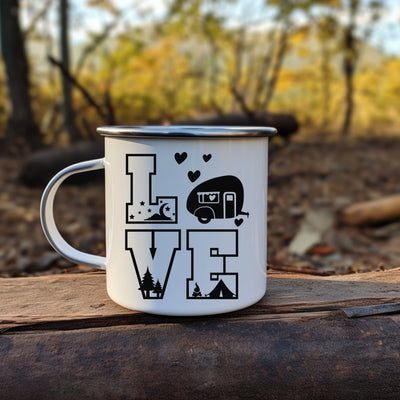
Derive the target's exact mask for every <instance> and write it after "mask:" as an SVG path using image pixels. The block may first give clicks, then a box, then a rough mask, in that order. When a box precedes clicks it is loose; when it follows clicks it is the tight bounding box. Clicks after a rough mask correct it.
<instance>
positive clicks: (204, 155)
mask: <svg viewBox="0 0 400 400" xmlns="http://www.w3.org/2000/svg"><path fill="white" fill-rule="evenodd" d="M211 157H212V155H211V154H203V160H204V161H205V162H208V161H210V160H211Z"/></svg>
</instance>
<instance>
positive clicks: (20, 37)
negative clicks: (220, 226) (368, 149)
mask: <svg viewBox="0 0 400 400" xmlns="http://www.w3.org/2000/svg"><path fill="white" fill-rule="evenodd" d="M1 7H2V10H1V18H2V19H1V45H2V63H3V66H4V68H2V69H1V71H0V83H1V84H0V91H1V96H0V135H1V137H3V138H6V139H7V140H14V141H17V142H27V143H28V144H29V145H37V144H57V143H65V142H70V141H76V140H79V139H80V138H90V137H92V136H93V135H95V128H96V127H97V126H99V125H104V124H149V123H157V124H162V123H173V122H175V121H178V120H181V119H187V118H190V117H198V116H202V115H208V114H212V113H214V114H224V113H229V112H239V113H244V114H246V115H252V114H254V113H257V112H265V111H272V112H273V111H278V112H282V111H285V112H290V113H292V114H294V115H295V116H296V117H297V119H298V121H299V122H300V124H301V126H302V127H303V128H305V129H307V130H310V129H313V130H315V129H317V130H319V131H320V132H335V133H337V134H342V135H349V134H350V133H351V132H356V133H360V132H368V133H370V132H371V131H375V132H382V131H393V127H394V126H396V125H397V124H398V123H399V122H400V121H399V119H400V115H399V112H398V110H399V89H400V74H399V73H398V71H399V66H400V59H399V51H398V49H394V46H393V45H392V48H389V49H388V48H387V47H385V44H386V43H387V42H388V41H389V40H390V41H391V43H394V41H395V40H396V35H399V38H400V30H399V26H398V25H400V21H399V4H396V2H393V1H384V0H381V1H372V0H315V1H310V0H298V1H294V0H262V1H260V0H254V1H250V0H219V1H217V0H187V1H182V0H157V1H152V2H148V1H143V0H123V1H121V0H119V1H118V0H88V1H81V2H79V1H74V0H42V1H35V2H33V1H22V0H20V1H16V0H4V1H2V5H1ZM396 18H397V20H396Z"/></svg>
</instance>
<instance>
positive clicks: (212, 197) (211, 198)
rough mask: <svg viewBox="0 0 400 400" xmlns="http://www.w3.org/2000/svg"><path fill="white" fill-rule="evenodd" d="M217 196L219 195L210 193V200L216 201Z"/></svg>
mask: <svg viewBox="0 0 400 400" xmlns="http://www.w3.org/2000/svg"><path fill="white" fill-rule="evenodd" d="M216 197H217V196H216V195H215V194H210V195H209V196H208V199H209V200H210V201H214V200H215V198H216Z"/></svg>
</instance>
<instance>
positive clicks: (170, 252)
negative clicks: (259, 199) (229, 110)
mask: <svg viewBox="0 0 400 400" xmlns="http://www.w3.org/2000/svg"><path fill="white" fill-rule="evenodd" d="M189 156H190V155H188V154H187V153H186V152H182V153H178V152H177V153H174V154H173V157H174V159H175V161H176V163H177V165H176V168H182V167H181V166H180V165H181V164H182V163H183V162H184V161H185V160H186V159H187V158H188V157H189ZM211 159H212V155H211V154H203V155H202V160H203V161H204V163H208V162H209V161H210V160H211ZM202 160H201V157H200V160H199V161H200V163H203V161H202ZM156 161H157V156H156V154H128V155H127V156H126V174H127V175H128V176H129V184H130V199H129V202H127V203H126V223H127V224H146V223H151V224H152V225H154V226H152V227H151V228H154V227H156V228H157V224H177V223H178V196H176V195H175V196H170V195H167V196H155V198H153V184H154V185H155V184H156V183H157V182H160V179H168V177H167V176H165V175H161V174H164V173H167V172H166V170H165V168H164V166H163V165H161V166H159V170H160V175H161V176H157V179H154V182H153V180H152V178H153V177H155V176H156V175H157V169H156ZM199 165H201V164H199ZM203 166H204V164H203ZM183 171H185V169H183ZM186 171H187V169H186ZM184 173H185V172H184ZM139 174H140V175H139ZM187 176H188V178H189V180H190V181H191V182H192V183H193V182H195V181H196V180H198V179H199V177H200V176H201V172H200V170H194V171H188V172H187ZM154 192H155V193H158V191H157V187H155V188H154ZM243 203H244V190H243V185H242V182H241V181H240V180H239V179H238V178H237V177H235V176H232V175H225V176H219V177H215V178H212V179H209V180H206V181H204V182H202V183H200V184H198V185H197V186H196V187H195V188H194V189H193V190H192V191H191V192H190V194H189V195H188V197H187V199H186V209H187V211H188V212H189V213H190V214H192V215H193V216H195V217H196V218H197V219H198V221H199V222H200V223H202V224H206V223H209V222H210V221H211V220H213V219H223V220H224V219H233V221H232V225H234V228H236V229H213V230H211V229H188V230H186V231H185V232H186V235H185V236H184V237H183V238H182V233H183V232H182V231H181V230H180V229H126V230H125V249H126V251H129V253H130V256H131V259H132V263H133V268H134V271H135V277H136V280H137V287H136V288H133V290H139V291H140V293H141V296H142V298H143V299H145V300H161V299H164V298H165V296H166V294H167V293H170V292H171V291H172V296H179V295H180V293H181V294H182V295H183V296H185V294H186V299H188V300H196V301H197V300H234V299H238V297H239V273H238V272H237V271H235V267H234V266H235V265H236V263H234V262H233V260H235V259H236V258H237V257H238V256H239V230H238V229H237V228H239V227H240V226H241V225H242V224H243V222H244V220H243V218H241V216H243V215H245V216H247V217H248V216H249V213H248V212H243V210H242V208H243ZM193 222H194V223H196V220H195V219H193ZM182 239H186V248H185V247H184V246H185V244H184V243H182ZM182 247H183V248H185V251H187V252H189V256H190V264H189V262H188V265H187V268H186V269H185V270H180V271H175V273H177V274H185V275H184V276H183V277H182V283H183V287H181V288H179V287H177V288H170V289H168V281H169V278H170V274H171V270H172V268H174V261H175V256H176V253H177V251H181V248H182ZM185 257H186V256H185ZM185 259H186V258H185ZM187 259H188V258H187ZM185 282H186V287H185ZM174 291H177V293H174ZM179 292H180V293H179Z"/></svg>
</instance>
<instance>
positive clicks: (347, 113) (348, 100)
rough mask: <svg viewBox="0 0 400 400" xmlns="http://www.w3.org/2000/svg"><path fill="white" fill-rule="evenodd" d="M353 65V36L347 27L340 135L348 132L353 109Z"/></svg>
mask: <svg viewBox="0 0 400 400" xmlns="http://www.w3.org/2000/svg"><path fill="white" fill-rule="evenodd" d="M354 67H355V49H354V37H353V33H352V31H351V29H350V28H349V29H348V30H347V32H346V34H345V54H344V59H343V73H344V80H345V98H344V104H345V110H344V119H343V126H342V135H343V136H348V135H349V132H350V126H351V119H352V116H353V110H354V99H353V97H354V85H353V75H354Z"/></svg>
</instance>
